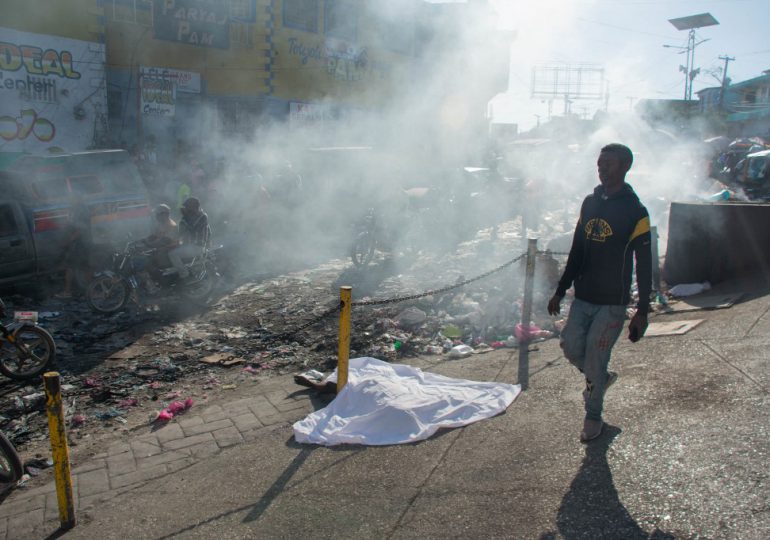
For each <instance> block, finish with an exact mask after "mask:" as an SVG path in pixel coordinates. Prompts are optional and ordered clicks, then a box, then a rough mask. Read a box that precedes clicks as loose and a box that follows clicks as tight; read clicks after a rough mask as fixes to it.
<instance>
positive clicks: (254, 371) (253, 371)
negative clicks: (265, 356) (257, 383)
mask: <svg viewBox="0 0 770 540" xmlns="http://www.w3.org/2000/svg"><path fill="white" fill-rule="evenodd" d="M242 371H245V372H246V373H251V374H252V375H256V374H257V373H259V370H258V369H256V368H255V367H253V366H246V367H245V368H243V370H242Z"/></svg>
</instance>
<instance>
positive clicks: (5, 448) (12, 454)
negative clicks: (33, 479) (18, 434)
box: [0, 433, 24, 484]
mask: <svg viewBox="0 0 770 540" xmlns="http://www.w3.org/2000/svg"><path fill="white" fill-rule="evenodd" d="M22 474H24V468H23V466H22V463H21V458H20V457H19V454H18V453H17V452H16V449H15V448H14V447H13V445H12V444H11V441H9V440H8V439H7V438H6V436H5V435H3V434H2V433H0V482H2V483H4V484H13V483H14V482H16V481H17V480H18V479H19V478H21V475H22Z"/></svg>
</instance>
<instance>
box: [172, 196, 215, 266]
mask: <svg viewBox="0 0 770 540" xmlns="http://www.w3.org/2000/svg"><path fill="white" fill-rule="evenodd" d="M181 210H182V219H181V221H180V222H179V241H180V243H181V244H182V245H180V246H179V247H178V248H174V249H172V250H171V251H169V252H168V258H169V260H170V261H171V264H172V265H173V266H174V268H175V269H176V271H177V272H178V273H179V277H180V278H182V279H188V278H189V277H190V271H189V270H188V269H187V267H186V266H185V264H184V262H183V261H182V259H183V258H185V259H191V258H193V257H197V256H198V255H200V254H201V253H202V252H203V249H204V248H206V247H208V245H209V240H210V238H211V228H210V227H209V218H208V216H207V215H206V213H205V212H204V211H203V210H201V203H200V201H199V200H198V199H197V198H195V197H190V198H188V199H187V200H186V201H185V202H184V204H183V205H182V208H181Z"/></svg>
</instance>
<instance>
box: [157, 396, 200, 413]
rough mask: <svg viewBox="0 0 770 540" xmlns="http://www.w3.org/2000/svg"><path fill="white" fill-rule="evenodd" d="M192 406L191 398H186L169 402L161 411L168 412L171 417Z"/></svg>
mask: <svg viewBox="0 0 770 540" xmlns="http://www.w3.org/2000/svg"><path fill="white" fill-rule="evenodd" d="M192 406H193V400H192V398H187V399H185V400H184V401H183V402H182V401H173V402H171V403H170V404H169V406H168V407H166V408H165V409H163V411H162V412H166V413H168V414H169V415H170V418H173V417H174V416H176V415H178V414H181V413H183V412H185V411H186V410H187V409H189V408H190V407H192Z"/></svg>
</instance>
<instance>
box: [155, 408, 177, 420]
mask: <svg viewBox="0 0 770 540" xmlns="http://www.w3.org/2000/svg"><path fill="white" fill-rule="evenodd" d="M172 418H174V415H173V414H172V413H171V412H169V411H167V410H166V409H163V410H162V411H160V412H159V413H158V416H156V417H155V421H156V422H168V421H169V420H171V419H172Z"/></svg>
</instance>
